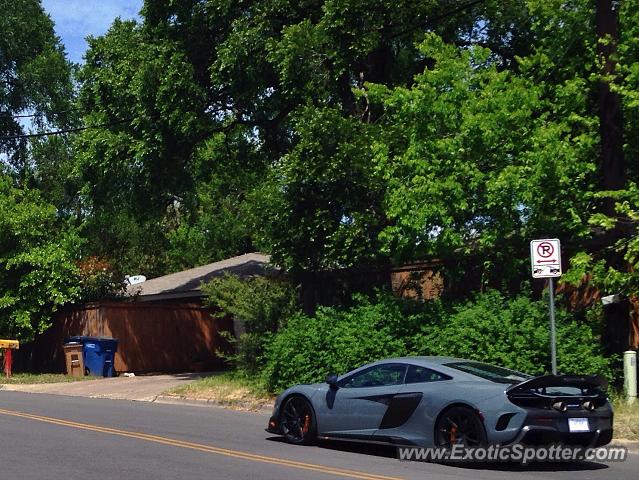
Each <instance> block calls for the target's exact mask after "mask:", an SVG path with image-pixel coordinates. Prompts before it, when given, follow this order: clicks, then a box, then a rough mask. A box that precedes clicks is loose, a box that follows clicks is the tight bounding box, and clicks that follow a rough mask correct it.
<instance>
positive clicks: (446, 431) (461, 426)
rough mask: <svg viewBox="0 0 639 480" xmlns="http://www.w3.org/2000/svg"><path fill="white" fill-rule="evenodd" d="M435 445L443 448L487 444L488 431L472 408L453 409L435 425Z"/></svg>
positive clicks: (446, 412)
mask: <svg viewBox="0 0 639 480" xmlns="http://www.w3.org/2000/svg"><path fill="white" fill-rule="evenodd" d="M435 443H436V444H437V445H438V446H441V447H452V446H453V445H463V446H465V447H479V446H482V445H485V444H486V431H485V430H484V425H483V424H482V421H481V419H480V418H479V415H477V413H475V412H474V411H473V410H471V409H470V408H466V407H452V408H450V409H448V410H446V411H445V412H444V413H442V414H441V415H440V417H439V419H438V420H437V424H436V425H435Z"/></svg>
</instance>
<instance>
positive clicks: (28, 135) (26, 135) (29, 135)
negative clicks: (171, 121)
mask: <svg viewBox="0 0 639 480" xmlns="http://www.w3.org/2000/svg"><path fill="white" fill-rule="evenodd" d="M130 121H131V120H130V119H127V120H119V121H117V122H112V123H103V124H99V125H86V126H84V127H76V128H65V129H62V130H53V131H50V132H38V133H23V134H20V135H7V136H4V137H0V141H2V142H4V141H8V140H20V139H23V138H38V137H48V136H50V135H64V134H65V133H74V132H81V131H83V130H90V129H93V128H107V127H113V126H115V125H120V124H122V123H127V122H130Z"/></svg>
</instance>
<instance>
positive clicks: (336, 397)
mask: <svg viewBox="0 0 639 480" xmlns="http://www.w3.org/2000/svg"><path fill="white" fill-rule="evenodd" d="M405 373H406V365H405V364H401V363H384V364H380V365H373V366H371V367H368V368H366V369H364V370H360V371H358V372H355V373H354V374H352V375H349V376H348V377H345V378H343V379H341V380H340V381H339V383H338V388H336V389H330V390H328V391H327V392H326V398H325V402H326V411H327V414H326V415H325V416H324V418H323V420H322V423H323V425H321V426H320V428H321V432H320V433H321V435H326V436H332V437H341V438H353V439H360V440H365V439H367V438H370V437H372V435H373V434H374V433H375V431H376V430H377V429H378V428H379V425H380V423H381V421H382V418H384V414H385V413H386V410H387V408H388V405H389V404H390V402H391V400H392V398H393V397H394V396H395V395H396V394H397V393H398V392H399V390H400V389H401V387H402V385H403V383H404V376H405Z"/></svg>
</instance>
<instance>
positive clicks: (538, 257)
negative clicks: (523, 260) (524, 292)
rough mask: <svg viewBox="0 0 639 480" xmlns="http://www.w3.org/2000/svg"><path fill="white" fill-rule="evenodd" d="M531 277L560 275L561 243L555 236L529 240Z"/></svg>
mask: <svg viewBox="0 0 639 480" xmlns="http://www.w3.org/2000/svg"><path fill="white" fill-rule="evenodd" d="M530 261H531V262H532V276H533V278H552V277H561V245H560V243H559V239H557V238H546V239H543V240H533V241H531V242H530Z"/></svg>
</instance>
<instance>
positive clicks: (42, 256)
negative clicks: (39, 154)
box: [0, 175, 81, 340]
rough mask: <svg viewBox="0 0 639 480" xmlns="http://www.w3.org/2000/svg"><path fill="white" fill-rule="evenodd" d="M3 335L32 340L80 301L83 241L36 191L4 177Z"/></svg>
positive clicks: (0, 221) (0, 239)
mask: <svg viewBox="0 0 639 480" xmlns="http://www.w3.org/2000/svg"><path fill="white" fill-rule="evenodd" d="M0 232H1V233H0V334H1V335H2V336H3V337H8V338H18V339H20V340H30V339H32V338H33V336H34V335H36V334H39V333H42V332H43V331H44V330H46V329H47V328H48V327H49V326H51V324H52V321H53V314H54V313H55V311H56V310H58V309H59V308H60V307H61V306H62V305H64V304H66V303H68V302H72V301H74V300H76V299H77V298H79V297H80V294H81V291H80V287H79V286H78V268H77V266H76V263H75V259H76V258H77V257H78V255H79V250H80V244H81V241H80V239H79V237H78V235H77V233H76V232H74V231H72V230H67V229H65V228H64V225H63V224H62V225H61V222H60V220H59V218H58V216H57V212H56V208H55V207H54V206H53V205H51V204H48V203H46V202H45V201H43V199H42V198H41V196H40V195H39V193H38V192H37V191H35V190H30V189H21V188H16V187H14V186H13V185H12V180H11V179H10V178H9V177H8V176H6V175H3V176H2V177H1V178H0Z"/></svg>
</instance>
